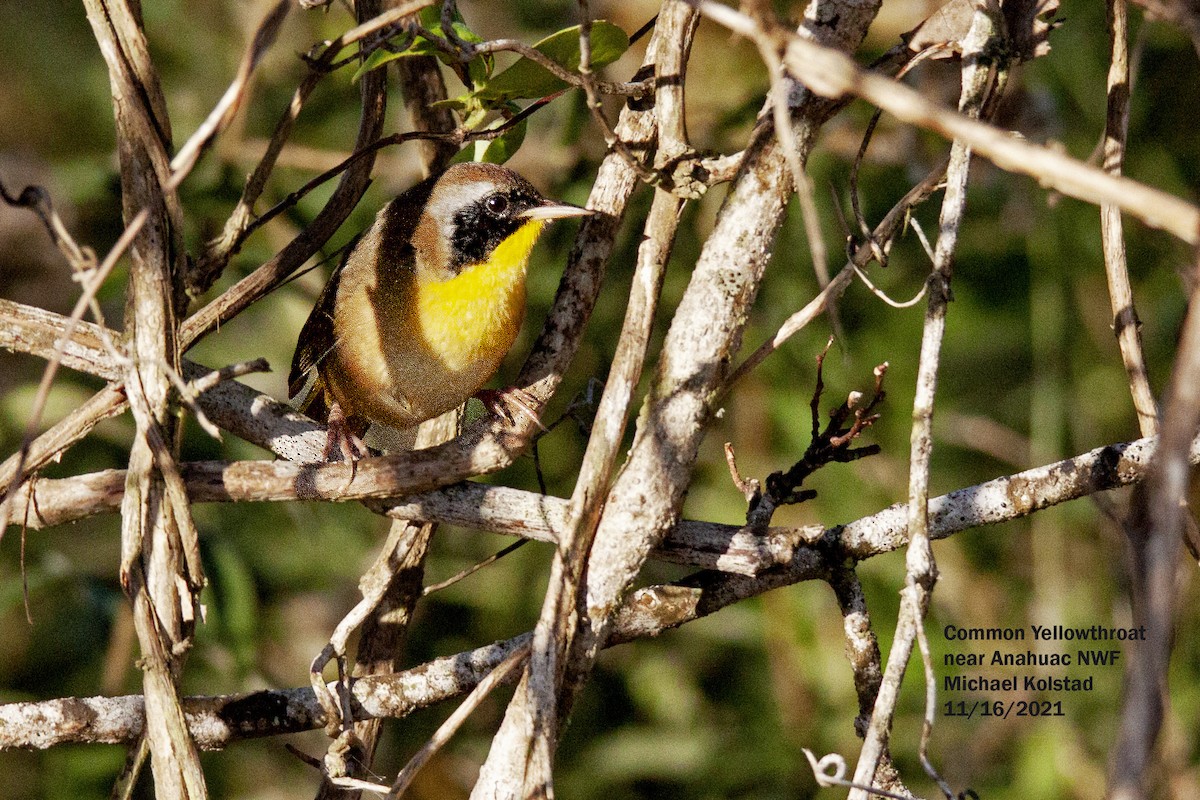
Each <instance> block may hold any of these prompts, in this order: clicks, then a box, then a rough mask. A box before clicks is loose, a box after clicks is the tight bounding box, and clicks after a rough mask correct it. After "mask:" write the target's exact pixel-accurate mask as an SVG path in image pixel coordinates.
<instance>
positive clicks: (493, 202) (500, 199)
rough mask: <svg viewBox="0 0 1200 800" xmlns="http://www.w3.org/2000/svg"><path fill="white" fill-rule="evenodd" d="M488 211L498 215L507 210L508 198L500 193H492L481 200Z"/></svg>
mask: <svg viewBox="0 0 1200 800" xmlns="http://www.w3.org/2000/svg"><path fill="white" fill-rule="evenodd" d="M483 204H484V206H485V207H486V208H487V210H488V212H489V213H491V214H495V215H496V216H500V215H501V214H503V213H504V212H505V211H508V198H507V197H505V196H504V195H502V194H493V195H491V196H489V197H488V199H486V200H484V201H483Z"/></svg>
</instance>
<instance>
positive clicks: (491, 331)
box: [416, 220, 545, 371]
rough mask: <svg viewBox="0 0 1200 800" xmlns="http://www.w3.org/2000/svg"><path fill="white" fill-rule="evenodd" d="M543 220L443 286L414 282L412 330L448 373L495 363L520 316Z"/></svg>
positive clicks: (508, 343)
mask: <svg viewBox="0 0 1200 800" xmlns="http://www.w3.org/2000/svg"><path fill="white" fill-rule="evenodd" d="M544 225H545V221H544V220H531V221H529V222H526V223H525V224H524V225H522V226H521V227H520V228H518V229H517V230H516V231H514V232H513V233H512V234H511V235H510V236H509V237H508V238H507V239H505V240H504V241H502V242H501V243H500V244H498V245H497V246H496V249H495V250H493V251H492V254H491V256H489V257H488V259H487V260H486V261H484V262H482V263H479V264H473V265H471V266H469V267H467V268H465V269H464V270H463V271H462V272H460V273H459V274H458V275H455V276H454V277H453V278H450V279H449V280H445V281H421V280H419V279H418V281H417V302H416V309H417V324H418V327H419V329H420V331H421V334H422V336H423V338H424V339H425V341H426V343H427V345H428V346H429V348H430V349H431V350H432V351H433V352H434V353H436V354H437V355H438V358H439V359H440V360H441V361H442V362H443V363H444V364H445V366H446V367H447V368H448V369H450V370H452V371H459V370H463V369H466V368H468V367H470V366H471V365H473V364H474V363H475V362H476V361H478V360H479V359H488V358H491V359H495V360H496V361H499V360H500V359H501V358H503V357H504V355H505V354H506V353H507V352H508V350H509V348H510V347H512V343H513V341H514V340H515V339H516V338H517V333H518V332H519V331H520V329H521V321H522V319H523V318H524V316H525V271H526V267H527V266H528V264H529V254H530V252H531V251H532V250H533V245H534V243H535V242H536V241H537V237H538V234H540V233H541V232H542V227H543V226H544Z"/></svg>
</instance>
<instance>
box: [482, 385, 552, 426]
mask: <svg viewBox="0 0 1200 800" xmlns="http://www.w3.org/2000/svg"><path fill="white" fill-rule="evenodd" d="M475 398H476V399H477V400H479V402H481V403H483V407H484V408H486V409H487V410H488V411H490V412H492V413H493V414H495V415H496V416H497V417H499V418H500V419H502V420H503V421H504V422H505V423H506V424H507V425H509V426H510V427H511V426H512V425H515V424H516V420H515V419H514V417H513V413H514V412H515V413H516V414H519V415H521V416H523V417H525V418H526V419H528V420H530V421H531V422H532V423H533V424H534V425H536V426H538V428H539V429H541V430H542V431H543V432H546V431H547V428H546V426H545V425H543V424H542V421H541V420H540V419H539V418H538V413H537V408H538V401H537V398H536V397H534V396H533V395H531V394H530V393H529V392H527V391H525V390H524V389H521V388H518V387H516V386H509V387H508V388H506V389H480V390H479V391H478V392H476V393H475Z"/></svg>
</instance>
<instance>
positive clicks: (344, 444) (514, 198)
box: [288, 163, 592, 458]
mask: <svg viewBox="0 0 1200 800" xmlns="http://www.w3.org/2000/svg"><path fill="white" fill-rule="evenodd" d="M590 213H592V212H590V211H587V210H585V209H582V208H578V207H576V206H572V205H566V204H563V203H555V202H553V201H551V200H547V199H546V198H544V197H543V196H542V195H541V194H539V193H538V191H537V190H536V189H535V188H534V187H533V185H532V184H530V183H529V181H527V180H525V179H524V178H522V177H521V176H520V175H518V174H517V173H515V172H513V171H512V170H511V169H508V168H506V167H501V166H497V165H494V164H483V163H463V164H456V165H454V166H452V167H450V168H449V169H447V170H446V171H445V172H443V173H442V174H441V175H440V176H436V177H433V178H429V179H427V180H425V181H422V182H421V183H419V184H417V185H416V186H414V187H412V188H411V189H409V190H408V191H406V192H404V193H403V194H401V195H400V196H399V197H397V198H396V199H395V200H393V201H392V202H390V203H388V204H387V205H386V206H384V208H383V209H382V210H381V211H380V212H379V214H378V215H377V216H376V218H375V222H374V224H372V225H371V227H370V228H368V229H367V230H366V231H365V232H364V233H363V234H362V235H361V236H360V237H359V238H358V240H357V241H355V242H353V243H352V244H351V246H350V249H349V251H348V252H347V254H346V256H345V257H344V258H343V260H342V263H341V265H340V266H339V267H338V268H337V269H336V270H335V271H334V273H333V275H332V277H331V278H330V279H329V283H328V284H327V285H326V286H325V290H324V291H323V292H322V293H321V297H320V299H319V300H318V301H317V304H316V306H315V307H314V308H313V310H312V313H311V314H310V315H309V317H308V321H307V322H305V323H304V327H303V329H301V331H300V339H299V341H298V342H297V344H296V353H295V355H294V356H293V357H292V369H291V373H290V375H289V376H288V389H289V391H288V394H289V397H295V396H296V395H297V394H299V393H300V391H301V390H302V389H303V388H304V385H305V384H306V382H307V379H308V376H309V373H310V372H311V371H313V370H314V369H315V370H316V379H315V381H314V383H313V386H312V389H311V390H310V392H309V394H308V396H307V397H306V398H305V400H304V402H303V404H302V405H301V410H302V411H304V412H305V413H306V414H308V415H309V416H312V417H314V418H316V419H321V420H328V422H329V426H330V445H329V447H328V448H327V452H326V456H327V457H333V456H334V455H336V448H335V446H334V442H335V441H336V440H335V437H343V438H341V440H340V442H339V443H338V444H339V446H340V449H341V451H342V453H343V455H344V456H345V457H348V458H353V457H359V456H362V455H365V449H364V448H362V447H361V442H360V440H358V437H359V436H361V435H362V434H363V433H365V431H366V429H367V427H368V425H369V424H370V423H372V422H376V423H382V424H384V425H388V426H391V427H393V428H406V427H409V426H412V425H416V424H417V423H419V422H422V421H424V420H427V419H432V418H433V417H436V416H438V415H439V414H442V413H444V412H446V411H449V410H450V409H452V408H456V407H458V406H459V405H460V404H462V403H463V402H464V401H466V399H467V398H468V397H471V396H473V395H475V394H477V393H479V392H480V389H481V387H482V386H483V384H484V383H486V382H487V381H488V379H490V378H491V377H492V375H494V374H495V372H496V370H497V368H498V367H499V366H500V362H501V360H502V359H503V358H504V356H505V355H506V354H507V353H508V351H509V349H510V348H511V347H512V344H513V342H514V341H515V340H516V337H517V334H518V332H519V331H520V328H521V322H522V321H523V319H524V316H525V273H526V267H527V265H528V262H529V254H530V251H531V250H532V249H533V245H534V242H535V241H536V240H537V237H538V234H539V233H541V230H542V228H543V227H544V226H545V224H546V223H547V222H548V221H550V220H553V219H560V218H563V217H578V216H583V215H586V214H590ZM518 405H519V403H518Z"/></svg>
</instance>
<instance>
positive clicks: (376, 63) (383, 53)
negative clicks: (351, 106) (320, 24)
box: [350, 9, 493, 83]
mask: <svg viewBox="0 0 1200 800" xmlns="http://www.w3.org/2000/svg"><path fill="white" fill-rule="evenodd" d="M427 10H428V9H427ZM433 10H434V11H437V9H433ZM421 23H422V25H423V26H424V27H425V29H426V30H428V31H430V32H431V33H434V34H436V35H437V36H440V37H442V38H443V39H444V38H446V34H445V33H444V31H443V29H442V25H441V17H440V12H439V16H434V17H433V20H432V23H430V22H426V20H425V19H424V18H422V20H421ZM451 27H452V28H453V29H454V33H455V35H456V36H458V38H459V39H462V40H463V41H464V42H470V43H472V44H478V43H479V42H482V41H483V39H482V38H480V36H479V34H477V33H475V31H473V30H471V29H470V28H468V27H467V26H466V23H464V22H461V21H459V20H455V21H454V22H453V23H451ZM408 56H437V57H438V58H439V59H441V61H442V63H444V64H450V62H451V60H452V57H451V56H450V55H449V54H448V53H446V52H444V51H442V50H441V49H440V48H438V47H437V46H436V45H435V44H434V43H433V42H431V41H430V40H429V39H427V38H426V37H424V36H417V37H415V38H414V39H413V41H412V44H410V45H409V46H408V47H406V48H404V49H403V50H399V51H396V52H392V51H390V50H388V49H387V48H384V47H377V48H376V49H375V50H373V51H371V54H370V55H369V56H367V59H366V61H364V62H363V63H362V66H360V67H359V68H358V70H357V71H356V72H355V73H354V76H353V77H352V78H351V79H350V80H351V82H352V83H354V82H357V81H358V79H359V78H361V77H362V76H363V75H364V74H366V73H367V72H370V71H371V70H373V69H378V68H379V67H382V66H383V65H384V64H387V63H388V62H390V61H395V60H396V59H398V58H407V57H408ZM492 65H493V61H492V56H491V55H485V56H480V57H478V58H473V59H471V61H470V62H469V63H468V64H467V70H468V71H469V72H470V74H471V77H472V78H474V77H475V75H476V73H478V74H479V75H480V76H481V79H482V80H486V79H487V77H488V76H489V75H491V73H492Z"/></svg>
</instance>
